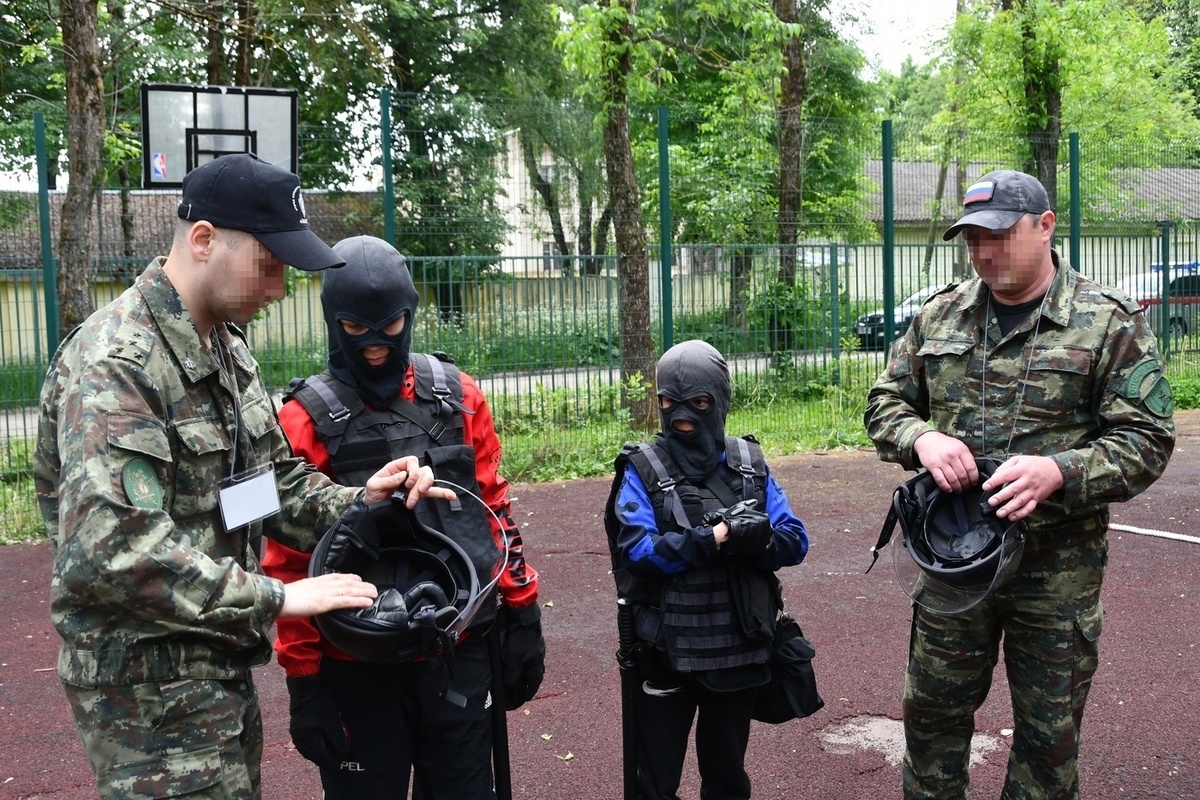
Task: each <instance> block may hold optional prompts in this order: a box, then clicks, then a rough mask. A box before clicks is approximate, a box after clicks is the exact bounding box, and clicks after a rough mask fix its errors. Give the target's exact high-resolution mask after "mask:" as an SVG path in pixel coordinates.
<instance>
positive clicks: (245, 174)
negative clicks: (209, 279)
mask: <svg viewBox="0 0 1200 800" xmlns="http://www.w3.org/2000/svg"><path fill="white" fill-rule="evenodd" d="M179 218H180V219H186V220H189V221H191V222H199V221H200V220H205V221H207V222H211V223H212V224H213V225H215V226H217V227H218V228H229V229H231V230H235V231H245V232H246V233H249V234H252V235H253V236H254V238H255V239H258V241H260V242H262V244H263V247H265V248H267V249H268V250H270V251H271V252H272V253H273V254H274V255H275V257H276V258H278V259H280V260H281V261H283V262H285V263H287V264H291V265H292V266H293V267H295V268H296V269H302V270H306V271H308V272H315V271H317V270H322V269H328V268H329V267H340V266H342V265H343V264H345V263H346V262H345V261H343V260H342V259H340V258H338V256H337V254H336V253H334V252H333V248H331V247H330V246H329V245H327V244H325V242H323V241H321V237H319V236H317V235H316V234H315V233H313V232H312V229H310V228H309V227H308V215H307V214H306V213H305V211H304V198H303V197H302V196H301V194H300V179H299V178H298V177H296V176H295V175H294V174H292V173H291V172H288V171H287V170H286V169H282V168H280V167H277V166H275V165H274V164H270V163H268V162H266V161H263V160H262V159H260V158H259V157H258V156H256V155H254V154H253V153H232V154H230V155H224V156H220V157H219V158H214V159H213V160H212V161H209V162H207V163H204V164H201V165H200V166H198V167H196V168H195V169H194V170H192V171H191V172H189V173H188V174H187V175H184V176H183V202H182V203H180V204H179Z"/></svg>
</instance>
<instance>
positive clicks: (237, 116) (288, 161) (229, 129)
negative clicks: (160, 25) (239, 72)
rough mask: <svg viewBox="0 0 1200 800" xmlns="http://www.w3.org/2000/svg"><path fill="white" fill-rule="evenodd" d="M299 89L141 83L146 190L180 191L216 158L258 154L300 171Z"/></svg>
mask: <svg viewBox="0 0 1200 800" xmlns="http://www.w3.org/2000/svg"><path fill="white" fill-rule="evenodd" d="M297 117H298V110H297V96H296V90H295V89H261V88H254V87H246V86H189V85H185V84H166V83H143V84H142V188H145V189H172V188H174V189H177V188H179V187H180V186H182V185H183V176H184V175H186V174H187V173H188V172H190V171H191V170H193V169H195V168H196V167H198V166H200V165H201V164H204V163H206V162H208V161H211V160H212V159H214V158H216V157H217V156H223V155H226V154H228V153H254V154H255V155H257V156H258V157H259V158H261V159H262V160H264V161H269V162H271V163H272V164H275V165H276V166H279V167H283V168H284V169H287V170H288V171H289V172H296V171H297V167H298V163H297V162H298V159H297V148H298V139H297V134H296V125H297V122H296V121H297Z"/></svg>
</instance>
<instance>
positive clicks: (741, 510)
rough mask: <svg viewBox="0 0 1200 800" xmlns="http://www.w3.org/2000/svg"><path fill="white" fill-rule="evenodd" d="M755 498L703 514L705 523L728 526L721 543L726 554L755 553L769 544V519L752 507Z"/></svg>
mask: <svg viewBox="0 0 1200 800" xmlns="http://www.w3.org/2000/svg"><path fill="white" fill-rule="evenodd" d="M756 505H758V501H757V500H743V501H742V502H740V503H735V504H734V505H732V506H730V507H729V508H722V509H718V510H717V511H710V512H708V513H707V514H705V515H704V524H705V525H716V524H718V523H721V522H724V523H725V524H726V525H728V526H729V535H728V537H727V538H726V539H725V543H724V544H722V545H721V552H723V553H725V554H726V555H731V556H732V555H755V554H758V553H761V552H763V551H765V550H766V549H767V548H769V547H770V546H771V542H772V538H771V537H772V534H773V533H774V530H773V529H772V528H771V520H770V518H769V517H767V515H766V514H764V513H762V512H761V511H756V510H755V509H754V507H755V506H756Z"/></svg>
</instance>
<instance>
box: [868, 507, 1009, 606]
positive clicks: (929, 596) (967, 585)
mask: <svg viewBox="0 0 1200 800" xmlns="http://www.w3.org/2000/svg"><path fill="white" fill-rule="evenodd" d="M908 544H909V543H908V541H907V537H905V542H904V543H901V542H893V543H892V548H891V549H892V564H893V565H894V566H895V568H896V578H897V580H899V581H900V587H901V588H902V589H903V590H904V592H905V594H907V595H908V596H909V597H910V598H912V600H913V602H914V603H917V604H918V605H920V606H922V607H924V608H927V609H929V610H930V611H933V612H935V613H937V614H962V613H965V612H967V611H970V610H971V609H972V608H974V607H975V606H977V605H979V604H980V603H981V602H983V600H984V599H986V598H987V597H988V596H990V595H991V594H992V592H994V591H995V590H996V589H998V588H1000V587H1001V586H1003V585H1004V584H1005V583H1007V582H1008V581H1009V579H1011V578H1012V576H1013V575H1014V574H1015V573H1016V571H1017V567H1018V566H1020V563H1021V555H1022V554H1023V553H1024V552H1025V526H1024V525H1022V524H1021V523H1019V522H1015V523H1013V524H1011V525H1009V526H1008V527H1007V528H1005V530H1004V532H1003V533H1002V534H1001V539H1000V545H999V547H997V548H996V549H995V550H994V551H993V552H992V554H991V555H990V556H988V557H987V558H985V559H982V560H979V561H975V562H972V563H971V564H969V565H967V566H961V567H958V566H949V565H946V566H942V567H939V568H938V569H934V570H931V569H928V568H926V567H925V566H922V565H921V564H920V563H918V561H917V560H916V558H915V557H914V555H913V553H912V549H911V547H910V546H908Z"/></svg>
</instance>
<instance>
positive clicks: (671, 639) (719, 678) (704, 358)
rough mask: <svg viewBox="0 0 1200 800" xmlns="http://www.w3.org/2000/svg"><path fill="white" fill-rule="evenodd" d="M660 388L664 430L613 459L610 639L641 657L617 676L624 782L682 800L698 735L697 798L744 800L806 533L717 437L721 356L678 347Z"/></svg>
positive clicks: (742, 449) (771, 481)
mask: <svg viewBox="0 0 1200 800" xmlns="http://www.w3.org/2000/svg"><path fill="white" fill-rule="evenodd" d="M656 375H657V379H658V408H659V414H660V416H661V418H662V430H661V431H660V432H659V435H658V436H656V437H655V439H654V441H653V442H649V443H641V444H632V445H626V447H625V448H624V449H623V450H622V451H621V454H620V456H618V457H617V461H616V465H615V466H616V470H615V472H616V475H615V476H614V478H613V486H612V490H611V492H610V494H609V498H608V503H607V506H606V508H605V515H604V526H605V532H606V533H607V534H608V539H609V548H610V555H611V556H612V564H613V577H614V579H615V580H616V584H617V594H618V596H619V597H620V598H621V600H622V601H623V602H622V608H623V609H624V611H623V612H622V613H623V614H626V615H627V619H625V622H624V623H622V624H621V625H620V626H619V628H621V629H623V630H625V631H626V632H627V636H628V638H631V639H633V640H634V641H628V639H626V640H623V641H622V644H621V648H622V651H624V652H637V653H638V654H639V656H638V657H637V659H636V668H634V667H629V668H628V669H626V671H625V674H624V675H623V676H622V683H623V684H624V685H625V689H626V691H625V692H623V694H622V703H623V709H622V710H623V713H624V715H625V719H626V724H627V725H629V726H630V727H631V728H632V729H633V730H634V731H636V735H635V736H633V737H630V739H628V740H627V741H628V742H630V744H628V745H627V749H626V751H625V753H624V758H625V764H626V770H627V773H626V774H627V780H631V779H634V776H633V775H632V773H633V772H635V771H636V778H635V780H636V784H637V798H638V800H672V799H673V798H676V797H678V796H679V795H678V790H679V784H680V781H681V778H682V774H683V765H684V760H685V755H686V753H687V749H688V739H689V736H690V734H691V731H692V730H693V728H694V730H695V736H696V759H697V762H698V764H699V767H700V796H701V797H704V798H708V799H709V800H744V798H748V797H750V776H749V775H748V774H747V773H746V768H745V756H746V746H747V744H748V742H749V737H750V720H751V716H752V714H753V713H754V707H755V697H756V696H757V691H758V688H759V687H760V686H762V685H763V684H765V683H766V682H767V681H768V680H769V679H770V674H771V672H770V668H769V667H768V665H767V662H768V659H769V657H770V640H771V637H772V635H773V629H774V625H775V619H776V615H777V614H778V612H779V603H778V600H777V597H778V596H779V595H778V588H777V587H778V581H777V580H776V578H775V571H776V570H778V569H780V568H781V567H788V566H793V565H795V564H799V563H800V562H801V561H802V560H803V559H804V554H805V553H806V552H807V551H808V533H807V532H806V531H805V528H804V523H803V522H801V521H800V519H799V518H798V517H797V516H796V515H795V514H794V513H793V512H792V510H791V508H790V506H789V505H788V500H787V496H786V495H785V494H784V492H783V489H782V488H781V487H780V486H779V484H778V482H776V480H775V478H774V477H773V476H772V475H771V473H770V469H769V468H768V467H767V462H766V459H765V458H764V457H763V454H762V449H761V448H760V447H759V446H758V444H757V442H755V441H754V440H753V439H750V438H733V437H730V438H726V437H725V418H726V416H727V415H728V414H729V406H730V402H731V398H732V391H731V385H730V379H729V367H728V365H727V364H726V363H725V359H724V357H722V356H721V354H720V353H719V352H717V350H716V349H714V348H713V347H712V345H709V344H707V343H706V342H702V341H698V340H692V341H686V342H681V343H679V344H677V345H675V346H674V347H672V348H671V349H669V350H667V352H665V353H663V355H662V357H661V358H660V359H659V361H658V368H657V370H656ZM630 634H631V636H629V635H630ZM642 656H645V657H644V658H643V657H642ZM693 723H695V724H694V725H693ZM633 740H636V741H633Z"/></svg>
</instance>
